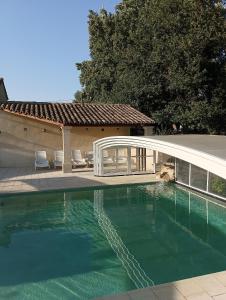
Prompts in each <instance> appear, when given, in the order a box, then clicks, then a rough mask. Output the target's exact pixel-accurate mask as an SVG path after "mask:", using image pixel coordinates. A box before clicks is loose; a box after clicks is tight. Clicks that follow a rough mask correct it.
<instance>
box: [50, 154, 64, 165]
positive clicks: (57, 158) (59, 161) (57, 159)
mask: <svg viewBox="0 0 226 300" xmlns="http://www.w3.org/2000/svg"><path fill="white" fill-rule="evenodd" d="M63 161H64V152H63V151H62V150H57V151H54V161H53V165H54V169H56V168H57V167H61V168H62V166H63Z"/></svg>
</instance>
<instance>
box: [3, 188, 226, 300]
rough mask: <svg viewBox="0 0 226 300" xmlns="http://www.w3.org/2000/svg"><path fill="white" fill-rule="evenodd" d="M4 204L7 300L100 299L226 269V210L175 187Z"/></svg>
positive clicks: (34, 197) (23, 198)
mask: <svg viewBox="0 0 226 300" xmlns="http://www.w3.org/2000/svg"><path fill="white" fill-rule="evenodd" d="M0 202H1V203H3V205H2V206H0V264H1V269H0V299H5V298H8V299H25V300H26V299H31V298H34V299H46V300H49V299H59V298H60V299H70V298H71V299H92V298H95V297H99V296H103V295H107V294H114V293H119V292H124V291H127V290H131V289H134V288H137V287H139V288H140V287H145V286H148V285H153V284H160V283H165V282H170V281H175V280H179V279H183V278H188V277H192V276H198V275H203V274H207V273H211V272H217V271H221V270H224V269H225V268H226V212H225V208H224V207H223V206H221V205H220V204H215V203H213V202H212V201H211V199H210V201H209V200H208V199H207V198H205V197H202V196H200V195H197V194H194V193H193V192H189V191H187V190H183V189H181V188H179V187H177V186H175V185H167V184H150V185H132V186H120V187H119V186H118V187H107V188H103V189H94V188H93V189H89V190H85V189H81V190H77V191H70V192H49V193H34V194H23V195H19V196H18V195H10V196H7V197H1V198H0ZM87 286H88V287H89V288H87Z"/></svg>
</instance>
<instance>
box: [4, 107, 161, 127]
mask: <svg viewBox="0 0 226 300" xmlns="http://www.w3.org/2000/svg"><path fill="white" fill-rule="evenodd" d="M0 110H3V111H6V112H10V113H14V114H17V115H21V116H24V117H28V118H29V117H30V118H36V119H38V120H43V121H48V122H53V123H56V124H59V125H64V126H104V125H105V126H139V125H140V126H148V125H152V124H154V123H155V122H154V121H153V120H152V119H151V118H149V117H147V116H145V115H144V114H142V113H141V112H139V111H138V110H136V109H134V108H132V107H131V106H130V105H127V104H88V103H87V104H81V103H48V102H16V101H8V102H5V103H1V104H0Z"/></svg>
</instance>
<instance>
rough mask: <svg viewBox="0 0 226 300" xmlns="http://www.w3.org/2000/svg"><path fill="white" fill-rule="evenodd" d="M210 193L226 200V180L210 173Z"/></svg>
mask: <svg viewBox="0 0 226 300" xmlns="http://www.w3.org/2000/svg"><path fill="white" fill-rule="evenodd" d="M209 192H210V193H212V194H216V195H218V196H221V197H224V198H226V180H225V179H223V178H221V177H219V176H217V175H215V174H213V173H210V174H209Z"/></svg>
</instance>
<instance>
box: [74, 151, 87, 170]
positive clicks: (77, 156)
mask: <svg viewBox="0 0 226 300" xmlns="http://www.w3.org/2000/svg"><path fill="white" fill-rule="evenodd" d="M71 156H72V165H73V167H85V166H87V163H86V160H85V159H84V158H82V154H81V151H80V150H72V151H71Z"/></svg>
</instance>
